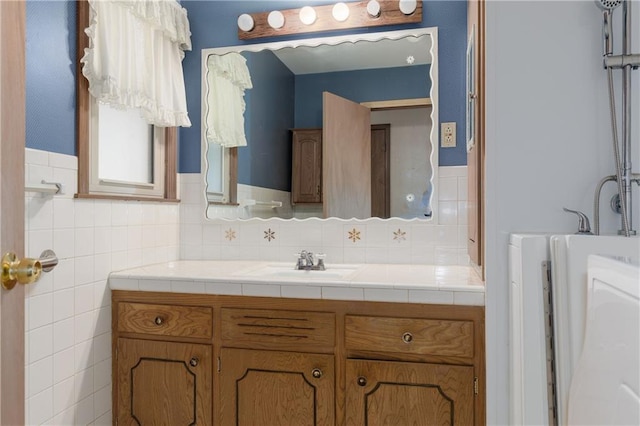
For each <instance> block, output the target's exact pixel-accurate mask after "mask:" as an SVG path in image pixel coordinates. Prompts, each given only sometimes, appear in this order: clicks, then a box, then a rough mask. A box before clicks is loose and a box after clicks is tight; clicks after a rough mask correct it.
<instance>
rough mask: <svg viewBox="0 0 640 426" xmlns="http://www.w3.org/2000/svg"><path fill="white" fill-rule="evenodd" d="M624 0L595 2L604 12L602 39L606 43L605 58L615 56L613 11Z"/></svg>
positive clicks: (600, 0)
mask: <svg viewBox="0 0 640 426" xmlns="http://www.w3.org/2000/svg"><path fill="white" fill-rule="evenodd" d="M623 1H624V0H595V2H596V6H598V8H599V9H600V10H602V37H603V42H604V56H608V55H612V54H613V24H612V23H611V21H612V18H611V16H612V14H613V10H614V9H615V8H616V7H618V6H620V5H621V4H622V2H623Z"/></svg>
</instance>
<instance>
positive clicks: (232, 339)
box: [221, 308, 335, 348]
mask: <svg viewBox="0 0 640 426" xmlns="http://www.w3.org/2000/svg"><path fill="white" fill-rule="evenodd" d="M221 315H222V324H221V325H222V331H221V333H222V340H223V342H224V343H225V344H227V345H233V344H237V343H241V344H242V343H258V344H269V345H271V344H273V345H275V346H277V345H292V344H295V345H296V346H305V345H309V346H312V345H314V346H317V345H322V346H328V347H331V348H332V347H333V345H334V341H335V314H333V313H324V312H294V311H276V310H262V309H233V308H223V309H222V311H221Z"/></svg>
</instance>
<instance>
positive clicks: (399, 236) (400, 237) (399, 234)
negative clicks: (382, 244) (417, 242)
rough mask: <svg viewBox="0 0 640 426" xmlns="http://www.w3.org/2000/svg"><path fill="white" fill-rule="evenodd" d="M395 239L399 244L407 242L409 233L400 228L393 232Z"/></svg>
mask: <svg viewBox="0 0 640 426" xmlns="http://www.w3.org/2000/svg"><path fill="white" fill-rule="evenodd" d="M393 239H394V240H395V241H397V242H401V241H405V240H406V239H407V233H406V232H404V231H402V230H401V229H400V228H398V230H397V231H394V232H393Z"/></svg>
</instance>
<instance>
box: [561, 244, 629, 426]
mask: <svg viewBox="0 0 640 426" xmlns="http://www.w3.org/2000/svg"><path fill="white" fill-rule="evenodd" d="M639 358H640V266H639V265H638V258H637V257H635V258H633V259H632V258H628V257H625V258H611V257H604V256H596V255H591V256H589V261H588V284H587V318H586V326H585V333H584V345H583V348H582V352H581V354H580V356H579V359H578V363H577V364H576V367H575V370H574V372H573V378H572V380H571V389H570V391H569V403H568V422H567V423H568V424H570V425H605V424H606V425H638V424H640V359H639Z"/></svg>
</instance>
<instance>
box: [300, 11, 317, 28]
mask: <svg viewBox="0 0 640 426" xmlns="http://www.w3.org/2000/svg"><path fill="white" fill-rule="evenodd" d="M300 21H301V22H302V23H303V24H305V25H311V24H313V23H314V22H316V11H315V9H314V8H312V7H311V6H305V7H303V8H302V9H300Z"/></svg>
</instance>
